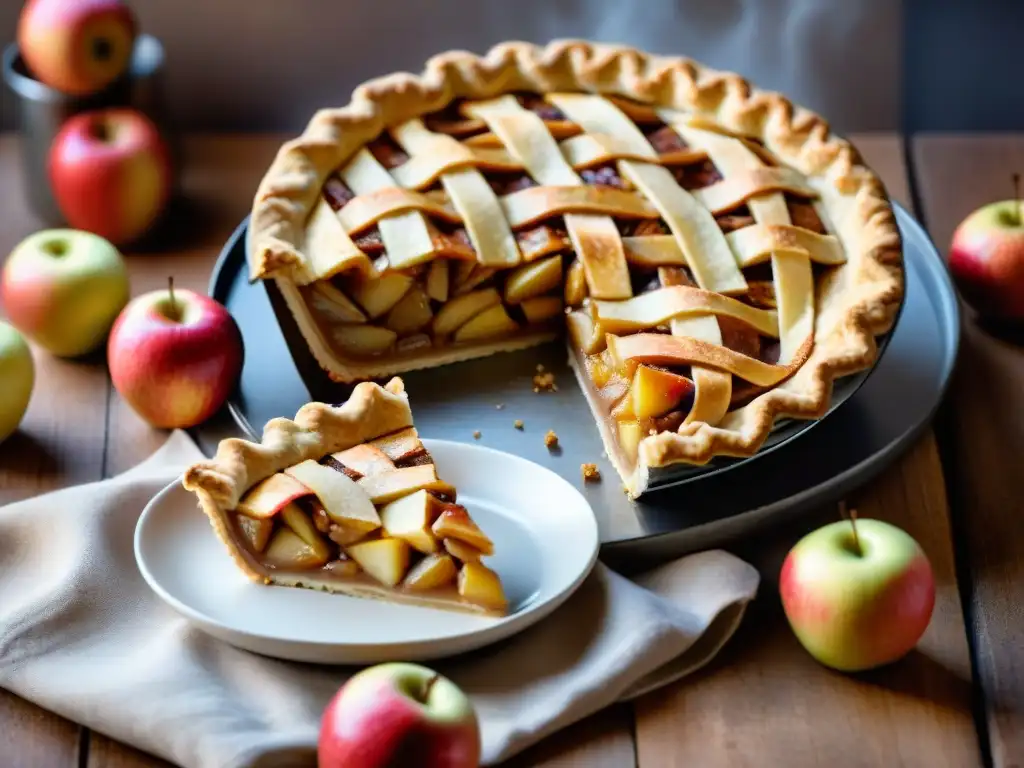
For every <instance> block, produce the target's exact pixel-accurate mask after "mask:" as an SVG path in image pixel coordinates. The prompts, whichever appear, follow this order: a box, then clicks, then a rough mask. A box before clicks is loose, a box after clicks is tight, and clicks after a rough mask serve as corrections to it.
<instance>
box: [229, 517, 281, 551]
mask: <svg viewBox="0 0 1024 768" xmlns="http://www.w3.org/2000/svg"><path fill="white" fill-rule="evenodd" d="M237 517H238V530H239V531H241V533H242V537H243V538H244V539H245V543H246V544H247V545H248V546H249V550H250V551H251V552H256V553H259V552H262V551H263V550H264V549H265V548H266V546H267V542H268V541H270V534H271V533H273V531H274V519H273V518H271V517H266V518H263V519H259V520H258V519H256V518H255V517H247V516H246V515H238V516H237Z"/></svg>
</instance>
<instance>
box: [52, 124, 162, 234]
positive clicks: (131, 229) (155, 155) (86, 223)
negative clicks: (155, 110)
mask: <svg viewBox="0 0 1024 768" xmlns="http://www.w3.org/2000/svg"><path fill="white" fill-rule="evenodd" d="M48 162H49V166H48V170H49V175H50V186H51V188H52V189H53V196H54V198H55V199H56V201H57V206H58V207H59V208H60V212H61V214H62V215H63V216H64V218H65V219H67V221H68V223H69V224H70V225H71V226H72V227H75V228H76V229H85V230H88V231H89V232H95V233H96V234H97V235H101V236H103V237H105V238H107V239H108V240H110V241H111V242H112V243H115V244H117V245H123V244H125V243H130V242H132V241H134V240H137V239H138V238H140V237H141V236H142V235H144V234H145V233H146V232H147V231H148V230H149V229H150V228H151V227H152V226H153V225H154V224H155V223H156V221H157V219H158V218H159V217H160V214H161V213H163V211H164V209H165V208H166V206H167V202H168V200H169V199H170V195H171V187H172V183H173V182H172V171H171V160H170V152H169V150H168V147H167V143H166V142H165V141H164V139H163V137H162V136H161V135H160V131H159V130H158V129H157V127H156V126H155V125H154V124H153V122H152V121H151V120H150V119H149V118H148V117H146V116H145V115H144V114H142V113H141V112H138V111H136V110H133V109H127V108H117V109H105V110H96V111H92V112H83V113H81V114H78V115H75V116H74V117H72V118H71V119H69V120H68V121H67V122H66V123H65V124H64V126H63V127H62V128H61V129H60V132H59V133H58V134H57V136H56V137H55V138H54V140H53V144H52V146H51V147H50V154H49V158H48Z"/></svg>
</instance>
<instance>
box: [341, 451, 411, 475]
mask: <svg viewBox="0 0 1024 768" xmlns="http://www.w3.org/2000/svg"><path fill="white" fill-rule="evenodd" d="M331 458H332V459H334V460H335V461H340V462H341V463H342V464H344V465H345V466H346V467H348V468H349V469H354V470H355V471H356V472H358V473H359V474H360V475H375V474H379V473H381V472H390V471H391V470H392V469H394V468H395V463H394V462H393V461H391V459H390V458H388V455H387V454H386V453H384V451H382V450H381V449H380V448H378V447H376V446H374V445H368V444H366V443H363V444H362V445H356V446H353V447H352V448H347V449H345V450H344V451H338V452H337V453H332V454H331Z"/></svg>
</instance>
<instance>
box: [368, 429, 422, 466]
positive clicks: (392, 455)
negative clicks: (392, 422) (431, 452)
mask: <svg viewBox="0 0 1024 768" xmlns="http://www.w3.org/2000/svg"><path fill="white" fill-rule="evenodd" d="M368 445H372V446H373V447H374V448H379V449H380V450H382V451H383V452H384V454H385V455H386V456H387V457H388V458H389V459H391V461H407V460H409V459H413V458H416V457H417V456H420V455H421V454H423V453H425V452H426V450H427V449H426V448H424V447H423V442H422V441H421V440H420V436H419V433H418V432H417V431H416V428H415V427H409V428H407V429H403V430H401V431H399V432H393V433H391V434H390V435H384V437H378V438H377V439H376V440H371V441H370V442H369V443H368Z"/></svg>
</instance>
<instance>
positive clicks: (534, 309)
mask: <svg viewBox="0 0 1024 768" xmlns="http://www.w3.org/2000/svg"><path fill="white" fill-rule="evenodd" d="M519 306H520V308H521V309H522V310H523V314H524V315H526V319H527V321H528V322H531V323H543V322H544V321H545V320H550V319H551V318H553V317H558V315H560V314H561V313H562V299H561V298H560V297H558V296H537V297H536V298H533V299H527V300H526V301H524V302H523V303H522V304H520V305H519Z"/></svg>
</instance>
